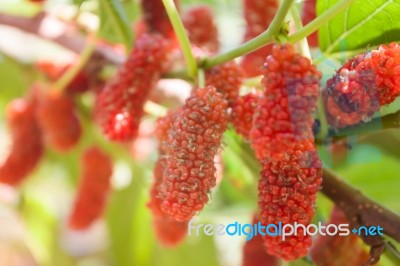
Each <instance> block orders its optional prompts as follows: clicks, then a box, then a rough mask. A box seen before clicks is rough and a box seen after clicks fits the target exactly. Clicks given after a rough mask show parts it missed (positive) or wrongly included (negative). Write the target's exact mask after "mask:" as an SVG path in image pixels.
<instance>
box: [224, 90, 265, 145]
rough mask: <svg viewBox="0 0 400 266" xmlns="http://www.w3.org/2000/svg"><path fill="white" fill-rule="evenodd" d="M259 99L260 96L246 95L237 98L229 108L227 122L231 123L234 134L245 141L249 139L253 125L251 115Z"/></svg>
mask: <svg viewBox="0 0 400 266" xmlns="http://www.w3.org/2000/svg"><path fill="white" fill-rule="evenodd" d="M259 98H260V95H257V94H253V93H248V94H246V95H243V96H240V97H238V98H237V99H236V100H235V101H234V102H233V104H232V106H231V107H232V110H231V114H230V116H229V122H230V123H232V125H233V127H234V128H235V130H236V132H237V133H238V134H240V135H242V136H243V138H245V139H249V133H250V130H251V128H252V125H253V115H254V111H255V109H256V107H257V105H258V100H259Z"/></svg>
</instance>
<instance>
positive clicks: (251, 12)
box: [241, 0, 279, 77]
mask: <svg viewBox="0 0 400 266" xmlns="http://www.w3.org/2000/svg"><path fill="white" fill-rule="evenodd" d="M278 5H279V1H277V0H264V1H260V0H244V1H243V8H244V18H245V20H246V33H245V38H244V40H245V41H248V40H251V39H253V38H254V37H257V36H258V35H260V34H261V33H262V32H264V31H265V30H266V29H267V28H268V26H269V24H270V23H271V21H272V19H273V18H274V16H275V14H276V11H277V10H278ZM271 49H272V45H267V46H264V47H263V48H260V49H258V50H256V51H254V52H252V53H250V54H248V55H246V56H244V57H243V60H242V62H241V66H242V68H243V69H244V71H245V72H246V77H254V76H258V75H261V67H262V65H263V63H264V61H265V58H266V57H267V56H268V55H269V54H270V53H271Z"/></svg>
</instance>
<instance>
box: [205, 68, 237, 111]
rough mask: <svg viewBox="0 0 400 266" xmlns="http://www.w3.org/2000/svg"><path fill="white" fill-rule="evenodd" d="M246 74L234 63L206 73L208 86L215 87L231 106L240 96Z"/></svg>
mask: <svg viewBox="0 0 400 266" xmlns="http://www.w3.org/2000/svg"><path fill="white" fill-rule="evenodd" d="M243 78H244V73H243V70H242V68H241V67H240V66H239V65H237V64H236V63H235V62H234V61H229V62H227V63H225V64H222V65H220V66H216V67H213V68H211V69H208V70H207V71H206V85H207V86H213V87H215V88H216V89H217V90H218V92H220V93H222V94H223V95H224V96H225V97H226V99H227V100H228V104H231V103H232V102H233V101H234V100H236V98H237V97H238V96H239V90H240V86H241V85H242V82H243Z"/></svg>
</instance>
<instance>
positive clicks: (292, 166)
mask: <svg viewBox="0 0 400 266" xmlns="http://www.w3.org/2000/svg"><path fill="white" fill-rule="evenodd" d="M263 72H264V77H263V79H262V85H263V86H264V87H265V91H264V94H263V95H262V97H261V99H260V101H259V104H258V106H257V108H256V110H255V114H254V118H253V127H252V129H251V131H250V139H251V142H252V147H253V149H254V151H255V154H256V157H257V158H258V159H259V160H260V162H261V165H262V171H261V177H260V180H259V184H258V191H259V195H258V206H259V217H258V218H259V219H260V221H261V222H262V223H265V224H272V223H273V224H278V223H279V222H282V223H283V224H294V223H295V222H297V223H300V224H304V225H306V226H307V225H308V224H309V223H310V222H311V219H312V217H313V216H314V204H315V198H316V194H317V192H318V190H319V188H320V185H321V182H322V171H321V161H320V160H319V158H318V154H317V152H316V148H315V146H314V139H313V133H312V126H313V122H314V119H313V112H314V111H315V109H316V105H317V97H318V90H319V84H318V83H319V79H320V78H321V73H319V72H318V71H317V70H316V68H315V66H313V65H312V64H311V62H310V61H309V60H308V59H307V58H305V57H302V56H301V55H299V54H296V53H295V51H294V49H293V47H292V46H291V45H289V44H286V45H282V46H277V45H276V46H274V47H273V50H272V55H270V56H268V58H267V60H266V63H265V65H264V69H263ZM264 242H265V246H266V250H267V252H268V253H269V254H271V255H275V256H277V257H280V258H283V259H285V260H295V259H297V258H300V257H303V256H305V255H306V254H307V251H308V248H309V247H310V245H311V237H310V236H304V235H303V234H302V233H299V234H298V235H296V236H289V237H287V238H286V239H285V240H284V241H283V240H282V239H281V237H280V236H276V237H273V236H265V237H264Z"/></svg>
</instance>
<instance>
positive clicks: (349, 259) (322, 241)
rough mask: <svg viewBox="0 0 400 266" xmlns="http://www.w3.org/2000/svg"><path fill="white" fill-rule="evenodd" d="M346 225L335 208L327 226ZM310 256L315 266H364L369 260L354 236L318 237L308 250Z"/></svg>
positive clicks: (344, 218) (340, 213) (341, 213)
mask: <svg viewBox="0 0 400 266" xmlns="http://www.w3.org/2000/svg"><path fill="white" fill-rule="evenodd" d="M348 223H349V222H348V221H347V219H346V217H345V216H344V214H343V212H342V211H341V210H340V209H339V208H338V207H336V206H335V207H334V208H333V210H332V213H331V217H330V218H329V221H328V222H327V224H335V225H339V224H348ZM310 254H311V258H312V260H313V262H314V263H315V265H317V266H341V265H364V264H365V263H366V262H367V261H368V259H369V255H368V252H367V251H366V250H365V249H363V247H362V243H361V241H360V238H359V237H358V236H357V235H354V234H350V235H349V236H346V237H343V236H339V235H335V236H329V235H326V236H322V235H318V236H317V238H316V239H315V241H314V243H313V245H312V247H311V249H310Z"/></svg>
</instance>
